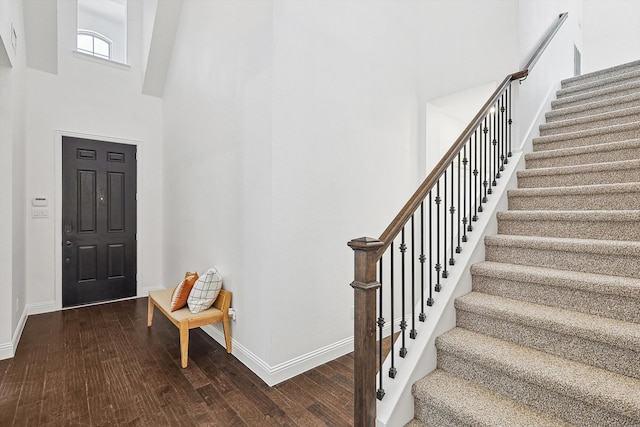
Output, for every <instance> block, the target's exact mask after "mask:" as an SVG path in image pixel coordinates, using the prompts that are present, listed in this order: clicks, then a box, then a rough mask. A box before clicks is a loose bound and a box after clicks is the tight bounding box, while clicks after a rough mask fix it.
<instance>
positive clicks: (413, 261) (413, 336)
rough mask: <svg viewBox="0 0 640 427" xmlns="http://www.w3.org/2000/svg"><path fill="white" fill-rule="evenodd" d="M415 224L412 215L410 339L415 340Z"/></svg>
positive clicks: (416, 333)
mask: <svg viewBox="0 0 640 427" xmlns="http://www.w3.org/2000/svg"><path fill="white" fill-rule="evenodd" d="M415 235H416V233H415V223H414V221H413V215H411V331H410V332H409V338H411V339H415V338H416V336H417V335H418V332H417V331H416V310H415V308H416V251H415V248H416V245H415Z"/></svg>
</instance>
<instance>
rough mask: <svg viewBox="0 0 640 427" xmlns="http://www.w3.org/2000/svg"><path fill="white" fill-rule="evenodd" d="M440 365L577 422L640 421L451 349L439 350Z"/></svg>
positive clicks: (627, 423) (610, 423) (615, 423)
mask: <svg viewBox="0 0 640 427" xmlns="http://www.w3.org/2000/svg"><path fill="white" fill-rule="evenodd" d="M438 367H439V368H440V369H443V370H445V371H448V372H454V373H455V374H456V375H457V376H459V377H460V378H463V379H465V380H467V381H472V382H474V383H476V384H478V385H481V386H483V387H486V388H488V389H490V390H492V391H494V392H496V393H500V394H502V395H504V396H508V397H510V398H512V399H514V400H518V401H520V402H523V403H525V404H527V405H530V406H532V407H534V408H536V409H538V410H540V411H543V412H545V413H549V414H551V415H553V416H556V417H558V418H560V419H563V420H565V421H567V422H570V423H573V424H575V425H580V426H585V427H586V426H589V427H591V426H593V427H601V426H608V427H613V426H616V427H623V426H632V425H637V423H638V421H637V420H632V419H630V418H628V417H626V416H624V415H620V414H616V413H614V412H612V411H610V410H606V409H605V408H600V407H598V406H594V405H589V404H586V403H584V402H583V401H582V400H579V399H576V398H573V397H571V396H567V395H564V394H560V393H558V392H556V391H554V390H550V389H548V388H545V387H542V386H540V385H536V384H532V383H530V382H528V381H525V380H522V379H520V378H518V377H517V376H515V375H513V374H512V373H510V372H504V371H502V370H500V369H499V367H496V366H481V365H479V364H478V363H477V362H476V361H473V360H471V361H468V360H465V359H463V358H460V357H457V356H456V355H455V354H452V353H450V352H446V351H442V350H438Z"/></svg>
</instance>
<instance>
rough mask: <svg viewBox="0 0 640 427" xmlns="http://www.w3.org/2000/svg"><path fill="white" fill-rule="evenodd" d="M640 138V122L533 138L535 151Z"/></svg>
mask: <svg viewBox="0 0 640 427" xmlns="http://www.w3.org/2000/svg"><path fill="white" fill-rule="evenodd" d="M638 138H640V121H632V122H628V123H624V124H617V125H612V126H605V127H598V128H593V129H585V130H578V131H573V132H566V133H561V134H557V135H546V136H539V137H536V138H533V140H532V143H533V150H534V152H536V151H543V150H554V149H558V148H573V147H584V146H588V145H594V144H603V143H610V142H615V141H626V140H629V139H638Z"/></svg>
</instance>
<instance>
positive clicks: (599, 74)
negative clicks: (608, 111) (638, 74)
mask: <svg viewBox="0 0 640 427" xmlns="http://www.w3.org/2000/svg"><path fill="white" fill-rule="evenodd" d="M639 69H640V61H631V62H627V63H624V64H620V65H616V66H615V67H610V68H605V69H602V70H596V71H592V72H590V73H586V74H581V75H579V76H574V77H569V78H567V79H563V80H562V89H566V88H569V87H572V86H577V85H581V84H584V83H589V82H592V81H594V80H599V79H602V78H608V77H612V76H617V75H620V74H626V73H629V72H633V71H636V70H639Z"/></svg>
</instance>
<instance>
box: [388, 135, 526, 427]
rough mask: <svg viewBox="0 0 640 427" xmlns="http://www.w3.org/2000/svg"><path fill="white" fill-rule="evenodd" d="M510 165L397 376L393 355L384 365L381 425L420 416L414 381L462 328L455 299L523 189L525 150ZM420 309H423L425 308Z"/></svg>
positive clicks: (409, 343)
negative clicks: (442, 340) (439, 345)
mask: <svg viewBox="0 0 640 427" xmlns="http://www.w3.org/2000/svg"><path fill="white" fill-rule="evenodd" d="M529 140H530V138H529ZM509 163H510V164H509V166H508V167H505V170H504V172H502V178H501V179H500V180H499V181H498V185H497V186H496V187H493V194H492V195H491V197H490V199H489V200H488V202H487V203H485V204H483V209H484V211H483V212H482V214H481V215H479V216H478V221H477V222H475V223H474V229H473V232H471V233H468V234H467V236H468V239H469V240H468V241H467V242H466V243H465V246H463V247H462V252H461V253H460V254H459V257H458V258H457V259H456V265H455V266H452V267H450V270H449V277H448V278H446V279H442V290H441V291H440V292H439V293H437V294H436V295H435V296H434V299H435V304H434V305H433V306H432V307H429V308H428V310H427V311H426V314H427V318H426V319H425V321H424V322H417V323H416V329H417V331H418V335H417V337H416V339H412V340H407V346H406V347H407V355H406V357H405V358H404V359H401V360H402V362H401V363H402V365H401V367H400V368H398V373H397V375H396V377H395V378H393V379H391V378H389V377H388V375H387V374H386V373H387V372H389V368H390V364H391V361H390V358H387V359H386V360H385V361H384V363H383V365H382V372H383V376H384V380H383V387H384V389H385V392H386V394H385V397H384V399H383V400H381V401H380V400H378V401H377V426H378V427H395V426H400V425H405V424H406V423H408V422H409V421H410V420H411V419H412V418H413V416H414V398H413V395H412V392H411V388H412V385H413V384H414V383H415V382H416V381H418V380H419V379H421V378H423V377H424V376H425V375H427V374H428V373H430V372H431V371H433V370H435V369H436V362H437V358H436V346H435V339H436V337H438V336H440V335H442V334H444V333H445V332H447V331H449V330H451V329H453V328H455V326H456V310H455V307H454V303H455V299H456V298H457V297H460V296H462V295H465V294H467V293H469V292H471V272H470V270H471V266H472V265H473V264H476V263H478V262H482V261H484V259H485V245H484V237H485V236H490V235H493V234H496V233H497V230H498V222H497V213H498V212H499V211H504V210H506V209H507V190H510V189H515V188H517V183H518V181H517V171H520V170H524V168H525V162H524V154H523V152H522V151H514V152H513V156H512V157H511V159H510V162H509ZM416 310H417V311H416V312H420V311H421V310H420V308H419V307H417V308H416ZM396 360H398V359H396ZM396 364H398V363H396ZM376 384H377V377H376Z"/></svg>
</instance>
